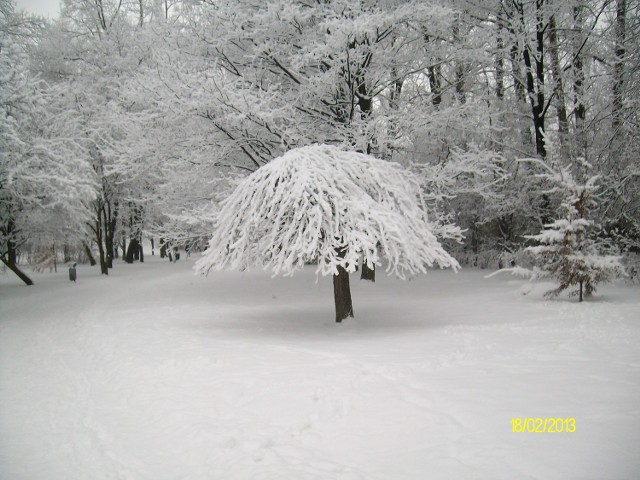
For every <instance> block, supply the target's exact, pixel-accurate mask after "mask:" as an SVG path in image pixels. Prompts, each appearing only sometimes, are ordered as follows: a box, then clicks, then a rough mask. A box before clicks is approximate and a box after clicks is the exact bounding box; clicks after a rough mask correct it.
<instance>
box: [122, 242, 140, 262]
mask: <svg viewBox="0 0 640 480" xmlns="http://www.w3.org/2000/svg"><path fill="white" fill-rule="evenodd" d="M139 245H140V244H139V243H138V240H137V239H135V238H132V239H131V240H129V248H128V249H127V256H126V257H125V259H124V261H125V262H127V263H133V260H134V259H135V257H136V253H137V252H138V251H139V250H138V247H139Z"/></svg>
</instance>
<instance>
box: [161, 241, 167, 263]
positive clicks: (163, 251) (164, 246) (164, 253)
mask: <svg viewBox="0 0 640 480" xmlns="http://www.w3.org/2000/svg"><path fill="white" fill-rule="evenodd" d="M166 256H167V244H166V243H165V241H164V240H163V239H162V238H161V239H160V258H165V257H166Z"/></svg>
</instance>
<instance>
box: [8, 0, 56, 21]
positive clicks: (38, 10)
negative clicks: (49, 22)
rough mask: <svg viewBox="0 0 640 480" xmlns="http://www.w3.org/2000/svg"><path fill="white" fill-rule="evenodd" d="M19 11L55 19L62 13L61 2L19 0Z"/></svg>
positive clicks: (51, 0) (52, 0)
mask: <svg viewBox="0 0 640 480" xmlns="http://www.w3.org/2000/svg"><path fill="white" fill-rule="evenodd" d="M16 4H17V6H18V9H19V10H26V11H27V12H29V13H35V14H38V15H42V16H44V17H49V18H54V17H57V16H58V14H59V13H60V0H17V1H16Z"/></svg>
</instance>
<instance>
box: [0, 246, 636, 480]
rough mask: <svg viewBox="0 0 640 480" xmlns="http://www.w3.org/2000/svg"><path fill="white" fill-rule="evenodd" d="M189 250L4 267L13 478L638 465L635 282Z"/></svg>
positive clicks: (4, 469)
mask: <svg viewBox="0 0 640 480" xmlns="http://www.w3.org/2000/svg"><path fill="white" fill-rule="evenodd" d="M192 266H193V257H192V258H190V259H186V261H185V259H184V258H183V259H182V260H181V261H180V262H178V263H177V264H170V263H168V262H165V261H163V262H161V261H160V260H159V259H158V258H157V257H147V262H146V263H145V264H135V265H125V264H117V265H116V268H114V269H113V270H112V272H111V275H109V277H100V275H99V274H98V270H97V268H89V267H80V268H79V271H78V282H77V284H73V283H70V282H69V281H68V280H67V277H66V271H65V270H64V269H61V270H63V271H61V273H58V274H48V273H47V274H34V275H33V278H34V280H35V282H36V285H35V286H33V287H25V286H22V285H20V284H19V281H18V280H17V279H15V278H14V277H12V276H11V275H10V274H9V273H5V274H4V275H0V479H2V480H58V479H60V480H73V479H78V480H101V479H118V480H120V479H125V480H127V479H132V480H133V479H136V480H137V479H145V480H146V479H149V480H192V479H193V480H196V479H202V480H211V479H224V480H228V479H367V480H368V479H509V480H513V479H562V480H566V479H598V480H600V479H637V478H640V455H639V454H638V452H640V347H639V346H640V296H639V295H638V292H639V290H638V287H631V286H628V285H625V284H619V285H616V286H606V285H605V286H602V287H601V288H600V289H599V291H598V293H597V295H596V297H594V298H593V299H592V300H590V301H588V302H586V303H583V304H578V303H577V302H575V301H574V300H568V299H558V300H553V301H547V300H544V299H543V298H542V296H541V294H542V292H543V291H544V290H545V288H546V287H545V286H543V285H540V286H536V287H535V288H534V289H533V291H531V292H529V294H528V295H523V294H522V293H523V292H524V291H526V290H525V289H524V288H523V285H524V284H525V282H524V281H521V280H516V279H514V278H513V277H508V276H504V277H500V276H498V277H493V278H490V279H485V278H484V275H486V273H488V272H486V271H484V272H480V271H462V272H461V273H459V274H457V275H456V274H453V273H452V272H450V271H434V272H431V273H430V274H429V275H427V276H425V277H419V278H416V279H414V280H412V281H409V282H402V281H400V280H396V279H393V278H389V277H385V276H384V275H382V274H379V275H378V277H379V278H378V283H377V284H376V285H372V284H365V283H362V282H360V281H359V280H357V277H356V276H352V292H353V298H354V310H355V314H356V318H355V319H353V320H352V319H349V320H348V321H346V322H345V323H344V324H342V325H337V324H335V323H333V316H334V312H333V297H332V286H331V280H330V278H323V277H321V278H320V279H319V282H318V283H317V284H316V283H315V276H314V273H313V269H311V268H310V269H308V270H305V271H303V272H301V273H299V274H296V275H295V276H294V277H292V278H273V279H272V278H270V276H269V275H268V274H264V273H262V272H250V273H244V274H243V273H214V274H212V275H210V276H209V277H208V278H206V279H205V278H200V277H196V276H194V275H193V272H192V270H191V268H192ZM515 417H523V418H528V417H541V418H549V417H553V418H563V419H564V418H575V422H576V431H575V432H574V433H514V432H512V426H511V419H512V418H515Z"/></svg>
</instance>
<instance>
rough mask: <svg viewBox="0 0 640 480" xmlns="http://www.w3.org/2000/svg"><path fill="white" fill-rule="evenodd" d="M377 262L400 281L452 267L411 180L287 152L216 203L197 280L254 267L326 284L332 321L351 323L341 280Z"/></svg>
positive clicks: (343, 156)
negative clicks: (326, 278)
mask: <svg viewBox="0 0 640 480" xmlns="http://www.w3.org/2000/svg"><path fill="white" fill-rule="evenodd" d="M381 256H383V257H385V258H386V260H387V272H388V273H394V274H395V275H397V276H398V277H400V278H404V277H405V276H406V274H416V273H426V271H427V268H428V267H432V266H434V265H438V266H439V267H441V268H447V267H451V268H453V269H457V268H458V267H459V266H458V262H457V261H456V260H455V259H454V258H452V257H451V256H450V255H449V254H448V253H447V252H446V251H445V250H444V249H443V248H442V246H441V245H440V243H439V242H438V240H437V239H436V237H435V235H434V234H433V233H432V225H431V224H430V223H429V221H428V220H427V217H426V210H425V206H424V201H423V197H422V193H421V188H420V184H419V182H418V180H417V179H416V178H415V177H413V176H412V175H411V174H410V173H409V172H408V171H407V170H405V169H403V168H402V167H401V166H400V165H399V164H397V163H393V162H387V161H383V160H379V159H376V158H374V157H372V156H369V155H365V154H362V153H356V152H346V151H343V150H340V149H339V148H337V147H333V146H328V145H314V146H308V147H301V148H298V149H294V150H291V151H289V152H287V153H286V154H285V155H283V156H281V157H279V158H277V159H275V160H272V161H271V162H269V163H268V164H267V165H265V166H263V167H261V168H259V169H258V170H256V171H255V172H254V173H253V174H251V175H250V176H248V177H247V178H246V179H245V180H244V181H242V182H241V183H240V184H239V185H238V186H237V188H236V189H235V190H234V192H233V193H232V194H231V195H230V196H229V197H228V198H227V199H226V200H225V201H224V202H223V203H222V206H221V210H220V212H219V214H218V217H217V220H216V224H215V227H214V234H213V237H212V238H211V240H210V241H209V245H208V249H207V251H206V252H205V254H204V256H203V258H202V259H200V260H199V261H198V263H197V264H196V269H197V271H199V272H200V273H207V272H209V271H210V270H212V269H213V270H222V269H239V270H243V269H245V268H248V267H249V266H251V265H258V266H260V267H262V268H263V269H270V270H271V271H272V272H273V274H274V275H277V274H279V273H283V274H285V275H292V274H293V273H294V271H295V270H297V269H300V268H302V266H303V265H304V264H305V263H307V262H310V261H317V263H318V269H317V272H319V273H321V274H322V275H333V279H334V280H333V282H334V297H335V301H336V321H338V322H340V321H342V320H343V319H344V318H346V317H348V316H353V308H352V304H351V293H350V290H349V275H348V272H353V271H355V270H356V268H357V266H358V263H359V262H360V261H362V262H364V263H366V264H367V265H368V266H369V267H370V268H373V266H374V265H380V264H381V258H380V257H381Z"/></svg>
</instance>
